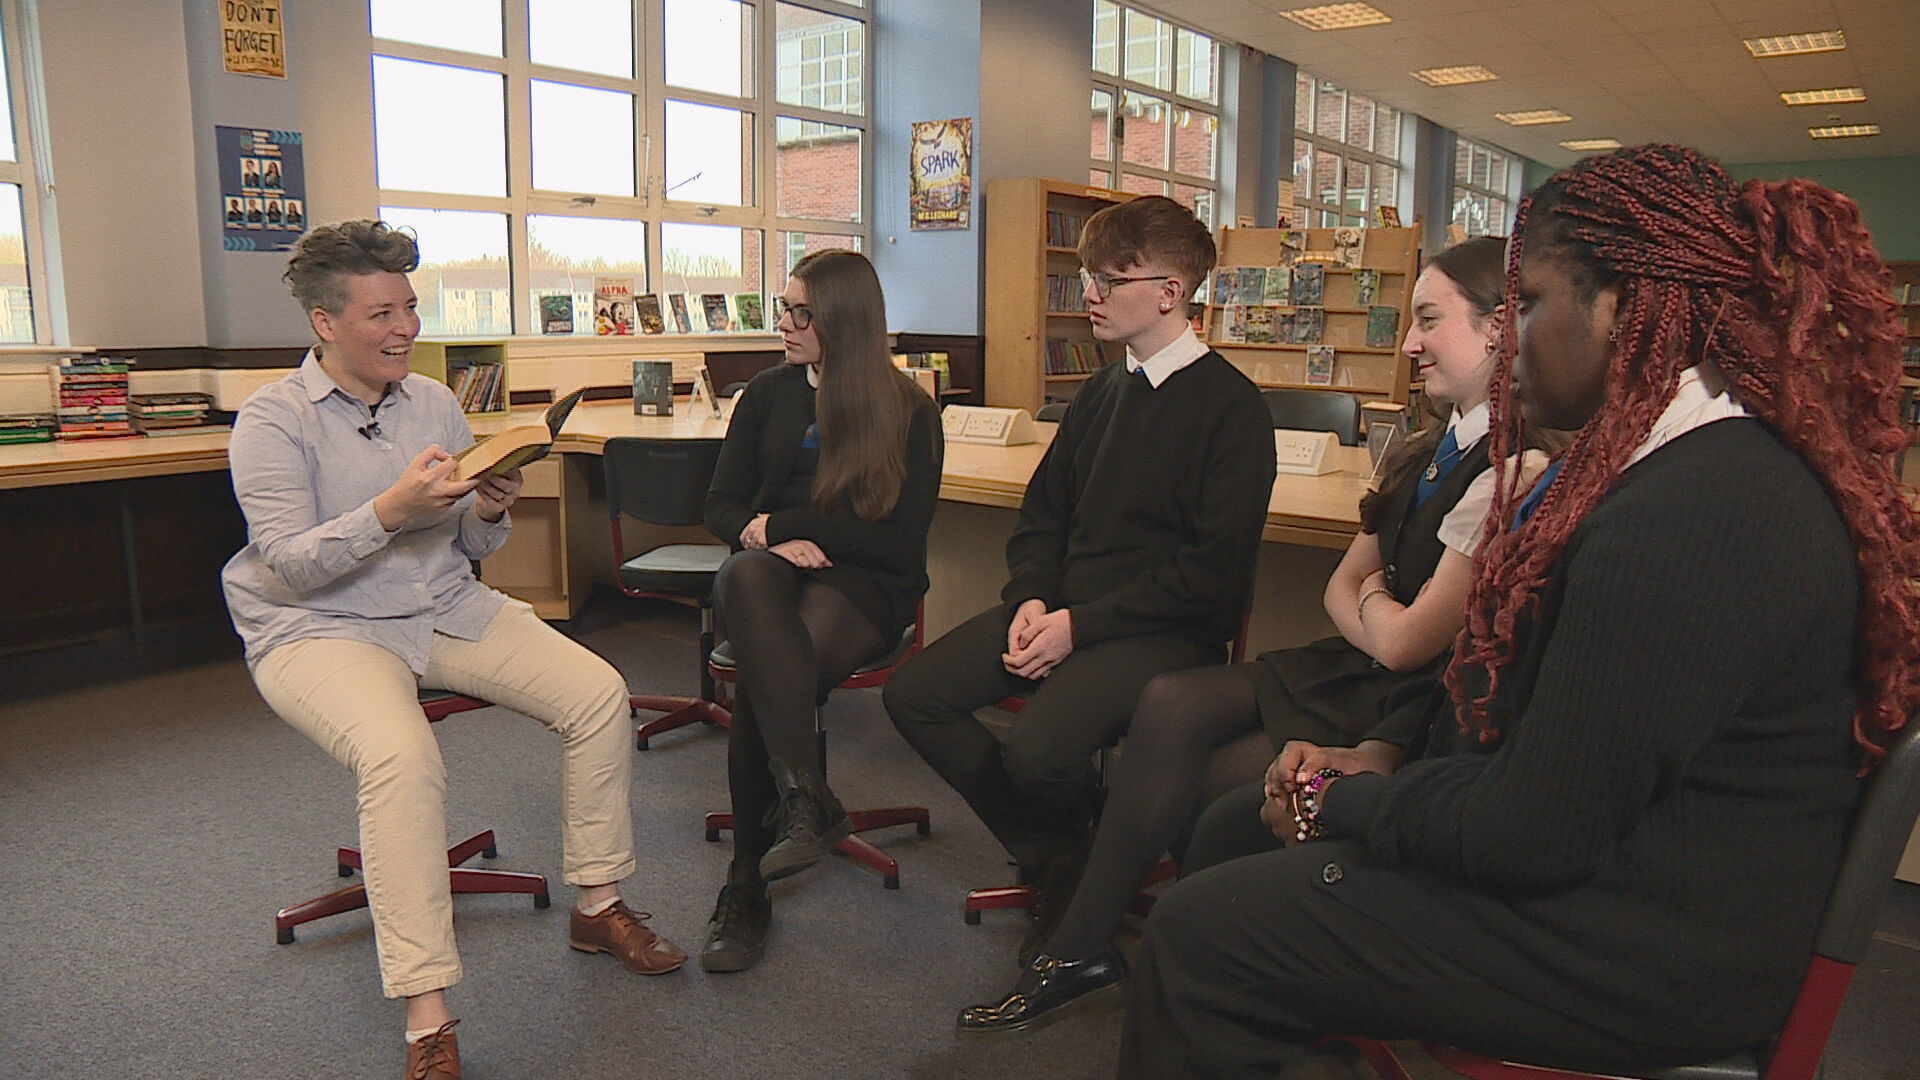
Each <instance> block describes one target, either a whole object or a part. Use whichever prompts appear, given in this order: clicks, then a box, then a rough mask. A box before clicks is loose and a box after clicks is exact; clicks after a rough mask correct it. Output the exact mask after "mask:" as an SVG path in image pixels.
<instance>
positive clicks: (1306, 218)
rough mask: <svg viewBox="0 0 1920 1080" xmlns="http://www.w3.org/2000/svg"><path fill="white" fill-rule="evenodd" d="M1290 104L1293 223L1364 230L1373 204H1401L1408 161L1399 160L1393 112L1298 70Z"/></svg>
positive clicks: (1397, 113) (1397, 117)
mask: <svg viewBox="0 0 1920 1080" xmlns="http://www.w3.org/2000/svg"><path fill="white" fill-rule="evenodd" d="M1293 101H1294V121H1293V126H1294V132H1293V203H1294V211H1293V221H1294V225H1295V226H1297V227H1301V228H1329V227H1331V226H1335V225H1366V224H1368V223H1369V222H1370V220H1371V214H1372V211H1373V210H1374V209H1375V208H1376V207H1380V206H1394V207H1398V206H1399V205H1400V180H1401V177H1402V176H1403V175H1404V174H1405V172H1406V171H1407V168H1408V164H1409V163H1408V162H1406V161H1403V160H1402V159H1401V157H1400V128H1401V123H1402V121H1403V119H1404V117H1403V116H1402V115H1401V113H1400V111H1399V110H1398V109H1395V108H1394V107H1393V106H1391V105H1386V104H1383V103H1381V102H1378V101H1375V100H1373V99H1372V98H1369V97H1365V96H1363V95H1360V94H1354V93H1349V92H1348V91H1347V90H1345V89H1343V88H1342V87H1340V86H1337V85H1335V84H1333V83H1330V82H1328V81H1327V80H1325V79H1320V78H1315V77H1314V76H1312V75H1309V74H1307V73H1306V72H1304V71H1303V72H1301V73H1300V74H1299V76H1298V78H1297V79H1296V80H1295V82H1294V97H1293ZM1407 216H1408V215H1406V214H1404V213H1403V214H1402V215H1401V217H1402V218H1403V219H1404V218H1406V217H1407Z"/></svg>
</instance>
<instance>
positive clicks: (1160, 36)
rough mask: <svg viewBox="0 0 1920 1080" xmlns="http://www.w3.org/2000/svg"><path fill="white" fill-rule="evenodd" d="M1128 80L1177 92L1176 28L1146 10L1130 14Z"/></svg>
mask: <svg viewBox="0 0 1920 1080" xmlns="http://www.w3.org/2000/svg"><path fill="white" fill-rule="evenodd" d="M1126 27H1127V48H1126V71H1125V72H1124V73H1123V74H1124V75H1125V77H1126V78H1129V79H1132V80H1133V81H1134V82H1140V83H1146V84H1147V85H1148V86H1151V87H1153V88H1154V89H1156V90H1171V89H1173V26H1172V25H1171V24H1169V23H1165V22H1162V21H1160V20H1159V19H1156V18H1154V17H1153V16H1151V15H1148V14H1147V13H1146V12H1144V11H1134V10H1133V9H1131V8H1128V9H1127V11H1126Z"/></svg>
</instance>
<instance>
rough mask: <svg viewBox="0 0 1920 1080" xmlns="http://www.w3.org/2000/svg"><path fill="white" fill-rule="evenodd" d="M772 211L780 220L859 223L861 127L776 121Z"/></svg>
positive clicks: (788, 119)
mask: <svg viewBox="0 0 1920 1080" xmlns="http://www.w3.org/2000/svg"><path fill="white" fill-rule="evenodd" d="M773 141H774V158H773V170H774V212H775V213H777V214H779V215H780V216H781V217H797V218H822V219H824V220H827V221H859V220H860V160H861V158H860V129H859V128H851V127H841V126H840V125H838V124H822V123H819V122H817V121H813V120H795V119H794V118H793V117H791V116H782V117H780V118H779V119H778V120H775V121H774V127H773Z"/></svg>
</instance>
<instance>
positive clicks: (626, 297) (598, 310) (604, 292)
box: [593, 277, 633, 337]
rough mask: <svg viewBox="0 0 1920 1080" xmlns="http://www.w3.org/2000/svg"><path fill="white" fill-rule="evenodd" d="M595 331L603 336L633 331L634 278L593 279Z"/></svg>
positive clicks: (625, 333)
mask: <svg viewBox="0 0 1920 1080" xmlns="http://www.w3.org/2000/svg"><path fill="white" fill-rule="evenodd" d="M593 332H594V333H595V334H599V335H601V336H609V335H613V336H622V337H624V336H627V335H630V334H632V333H633V279H632V278H630V277H596V278H594V279H593Z"/></svg>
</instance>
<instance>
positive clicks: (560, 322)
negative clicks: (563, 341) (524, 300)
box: [540, 293, 573, 334]
mask: <svg viewBox="0 0 1920 1080" xmlns="http://www.w3.org/2000/svg"><path fill="white" fill-rule="evenodd" d="M540 332H541V333H543V334H571V333H573V296H572V295H571V294H569V293H547V294H546V295H544V296H542V297H541V298H540Z"/></svg>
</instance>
